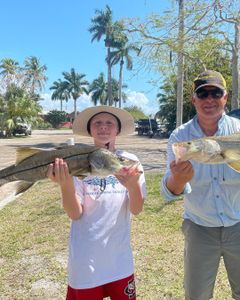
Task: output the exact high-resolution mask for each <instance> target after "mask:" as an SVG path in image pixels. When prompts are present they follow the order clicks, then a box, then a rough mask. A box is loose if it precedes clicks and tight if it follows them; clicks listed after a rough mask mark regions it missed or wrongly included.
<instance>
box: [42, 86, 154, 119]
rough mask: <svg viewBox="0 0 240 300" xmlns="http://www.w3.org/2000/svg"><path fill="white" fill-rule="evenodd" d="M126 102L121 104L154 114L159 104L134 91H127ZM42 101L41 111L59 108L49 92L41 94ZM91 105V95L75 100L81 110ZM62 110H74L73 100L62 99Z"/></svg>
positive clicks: (58, 104) (57, 102) (84, 95)
mask: <svg viewBox="0 0 240 300" xmlns="http://www.w3.org/2000/svg"><path fill="white" fill-rule="evenodd" d="M126 94H127V100H126V103H124V104H123V107H129V106H137V107H139V108H141V109H142V111H143V112H144V113H145V114H146V115H155V114H156V112H158V110H159V106H158V103H157V101H156V100H149V99H148V98H147V97H146V95H145V94H144V93H141V92H136V91H130V90H129V91H128V92H127V93H126ZM41 97H42V99H43V100H42V101H41V102H40V104H41V106H42V107H43V112H45V113H46V112H48V111H50V110H53V109H59V110H60V101H53V100H51V94H48V93H46V94H42V95H41ZM90 106H93V103H92V101H91V96H90V95H86V94H83V95H82V96H81V97H80V98H79V99H78V100H77V110H78V111H82V110H83V109H85V108H87V107H90ZM63 110H65V111H67V112H72V111H73V110H74V104H73V100H72V99H70V100H68V102H66V101H63Z"/></svg>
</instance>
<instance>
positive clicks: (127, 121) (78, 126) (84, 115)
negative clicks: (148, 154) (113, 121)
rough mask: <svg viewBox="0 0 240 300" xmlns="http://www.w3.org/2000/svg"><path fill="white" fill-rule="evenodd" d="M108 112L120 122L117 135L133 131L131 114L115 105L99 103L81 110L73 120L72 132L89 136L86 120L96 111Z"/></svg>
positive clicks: (96, 112)
mask: <svg viewBox="0 0 240 300" xmlns="http://www.w3.org/2000/svg"><path fill="white" fill-rule="evenodd" d="M101 112H102V113H104V112H106V113H110V114H113V115H114V116H116V117H117V118H118V119H119V120H120V122H121V131H120V133H119V134H118V135H127V134H131V133H133V132H134V130H135V127H134V119H133V117H132V115H131V114H130V113H129V112H128V111H126V110H124V109H120V108H117V107H112V106H107V105H101V106H94V107H89V108H86V109H85V110H83V111H81V112H80V113H79V114H78V115H77V117H76V119H75V120H74V122H73V126H72V129H73V133H74V134H78V135H83V136H90V134H89V132H88V130H87V125H88V121H89V120H90V119H91V118H92V117H93V116H94V115H96V114H98V113H101Z"/></svg>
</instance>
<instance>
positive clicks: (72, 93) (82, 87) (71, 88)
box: [62, 68, 89, 118]
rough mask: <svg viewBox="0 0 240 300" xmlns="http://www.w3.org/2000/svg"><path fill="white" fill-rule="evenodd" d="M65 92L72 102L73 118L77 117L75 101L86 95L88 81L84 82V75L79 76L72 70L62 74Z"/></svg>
mask: <svg viewBox="0 0 240 300" xmlns="http://www.w3.org/2000/svg"><path fill="white" fill-rule="evenodd" d="M62 74H63V77H64V82H63V85H64V87H65V92H66V94H65V95H67V96H69V97H72V98H73V100H74V116H75V118H76V116H77V99H78V98H79V97H80V96H81V95H82V94H83V93H86V94H88V93H89V92H88V89H87V87H88V85H89V83H88V81H86V80H84V77H85V76H86V75H85V74H79V73H77V72H76V71H75V69H74V68H72V69H71V70H70V72H63V73H62Z"/></svg>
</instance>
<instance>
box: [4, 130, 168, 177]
mask: <svg viewBox="0 0 240 300" xmlns="http://www.w3.org/2000/svg"><path fill="white" fill-rule="evenodd" d="M71 138H74V141H75V143H76V144H77V143H84V144H92V139H91V138H90V137H80V136H75V137H74V135H73V134H72V131H71V130H34V131H33V133H32V135H31V136H28V137H25V136H20V135H19V136H17V137H15V138H5V139H0V149H1V155H0V169H3V168H5V167H7V166H9V165H10V164H13V163H14V162H15V151H16V147H19V146H34V147H53V146H54V145H57V144H62V143H66V142H67V141H68V140H69V139H71ZM116 146H117V148H119V149H123V150H126V151H129V152H131V153H134V154H135V155H137V157H138V158H139V160H140V161H141V163H142V165H143V167H144V170H145V172H149V171H151V172H164V170H165V164H166V147H167V139H160V138H156V137H153V138H149V137H147V136H138V135H136V134H133V135H129V136H123V137H118V139H117V143H116Z"/></svg>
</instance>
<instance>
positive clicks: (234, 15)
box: [215, 0, 240, 109]
mask: <svg viewBox="0 0 240 300" xmlns="http://www.w3.org/2000/svg"><path fill="white" fill-rule="evenodd" d="M215 2H216V6H215V9H216V12H215V13H216V16H217V17H218V18H219V19H220V21H222V25H223V27H224V24H231V25H233V27H234V29H233V30H224V28H223V30H221V31H220V33H221V34H222V35H223V37H224V39H225V41H226V43H227V44H228V45H229V46H230V50H229V51H230V52H231V55H232V99H231V109H236V108H238V107H239V99H240V74H239V72H240V58H239V56H240V8H239V1H234V0H231V1H226V0H225V1H221V0H217V1H215ZM234 4H235V7H234ZM232 31H233V32H234V33H233V37H231V35H232Z"/></svg>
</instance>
